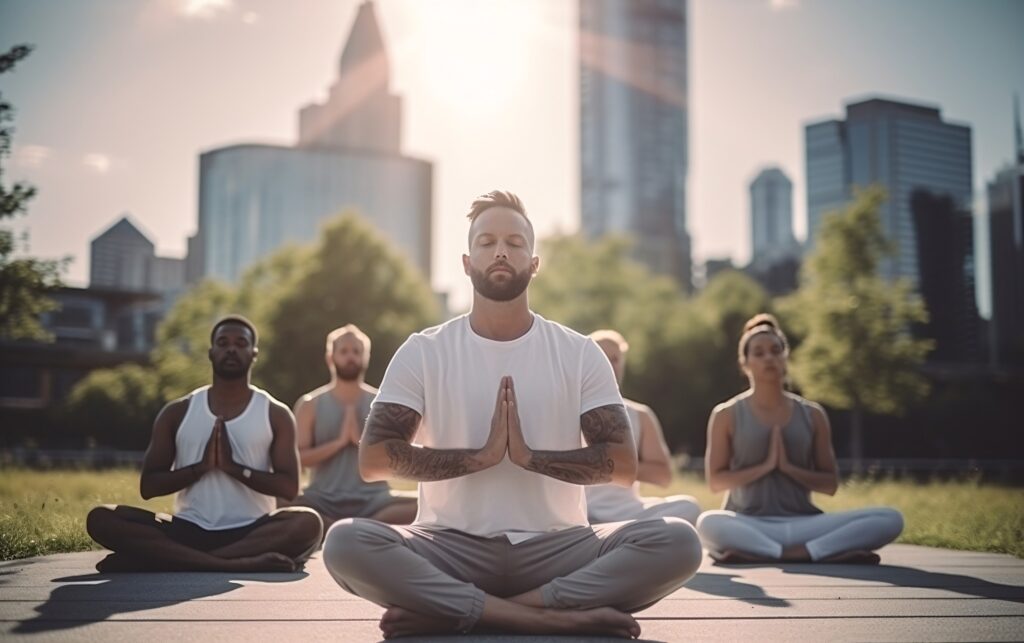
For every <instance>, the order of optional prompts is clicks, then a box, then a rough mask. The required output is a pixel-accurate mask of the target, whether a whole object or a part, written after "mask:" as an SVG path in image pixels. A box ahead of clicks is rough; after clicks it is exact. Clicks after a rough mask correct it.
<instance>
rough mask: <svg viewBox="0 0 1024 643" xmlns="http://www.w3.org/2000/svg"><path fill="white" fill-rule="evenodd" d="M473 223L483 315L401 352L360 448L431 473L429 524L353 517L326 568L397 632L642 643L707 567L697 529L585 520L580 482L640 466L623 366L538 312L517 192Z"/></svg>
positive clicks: (474, 269) (423, 496)
mask: <svg viewBox="0 0 1024 643" xmlns="http://www.w3.org/2000/svg"><path fill="white" fill-rule="evenodd" d="M468 218H469V219H470V220H471V224H470V229H469V239H468V241H469V254H467V255H463V257H462V262H463V268H464V270H465V272H466V274H467V275H468V276H469V277H470V279H471V280H472V282H473V290H474V294H473V308H472V311H471V312H470V313H469V314H468V315H463V316H461V317H457V318H455V319H453V320H451V321H449V322H447V323H445V324H443V325H441V326H438V327H436V328H430V329H427V330H425V331H423V332H421V333H415V334H413V335H412V336H410V337H409V339H408V340H407V341H406V343H405V344H404V345H403V346H402V347H401V348H399V350H398V352H397V353H396V354H395V356H394V358H393V359H392V360H391V363H390V364H389V365H388V370H387V373H386V374H385V376H384V381H383V382H382V383H381V387H380V393H379V394H378V396H377V399H376V400H375V401H374V404H373V408H372V410H371V412H370V417H369V419H368V420H367V422H366V429H365V431H364V433H363V440H362V442H361V443H360V447H359V467H360V472H361V473H362V475H363V477H364V478H365V479H366V480H387V479H390V478H396V477H400V478H405V479H407V480H415V481H417V482H418V483H419V512H418V514H417V517H416V521H415V522H414V523H413V524H412V525H410V526H393V525H385V524H383V523H380V522H377V521H374V520H367V519H363V518H348V519H345V520H341V521H339V522H337V523H335V525H334V526H333V527H332V528H331V530H330V531H329V532H328V535H327V538H326V540H325V542H324V553H323V556H324V563H325V565H326V566H327V569H328V571H329V572H330V573H331V575H332V576H333V577H334V579H335V581H337V582H338V584H339V585H341V586H342V587H343V588H344V589H346V590H347V591H349V592H351V593H353V594H356V595H357V596H361V597H363V598H365V599H367V600H370V601H373V602H375V603H377V604H378V605H381V606H384V607H386V608H387V610H386V611H385V613H384V615H383V617H382V618H381V622H380V626H381V630H382V632H383V634H384V637H385V638H393V637H399V636H409V635H417V634H426V633H431V632H438V633H440V632H471V631H474V630H494V629H499V630H504V631H513V632H520V633H527V634H598V635H603V636H621V637H637V636H639V635H640V626H639V625H638V624H637V622H636V620H635V619H634V618H633V617H632V616H630V612H635V611H638V610H641V609H644V608H646V607H648V606H650V605H652V604H654V603H655V602H657V601H658V600H660V599H661V598H663V597H664V596H666V595H668V594H669V593H671V592H673V591H675V590H676V589H678V588H679V587H680V586H682V584H683V583H684V582H686V580H687V579H688V578H690V577H691V576H692V575H693V574H694V573H695V572H696V570H697V568H698V567H699V566H700V562H701V557H702V552H701V547H700V540H699V539H698V537H697V532H696V531H695V530H694V528H693V527H692V526H691V525H689V524H688V523H686V522H685V521H683V520H680V519H678V518H658V519H653V520H644V521H630V522H623V523H612V524H607V525H598V526H593V527H592V526H590V525H589V524H588V523H587V515H586V499H585V497H584V493H583V489H584V485H589V484H600V483H608V482H614V483H616V484H620V485H624V486H628V485H630V484H632V483H633V481H634V479H635V477H636V466H637V464H636V462H637V461H636V447H635V445H634V443H633V438H632V435H631V434H630V428H629V421H628V420H627V418H626V414H625V409H624V408H623V405H622V398H621V396H620V395H619V391H618V386H617V385H616V382H615V377H614V375H613V374H612V370H611V367H610V366H609V364H608V360H607V359H605V358H604V356H603V355H602V354H601V351H600V349H599V348H598V347H597V345H596V344H595V343H594V342H593V341H591V340H590V339H589V338H587V337H585V336H583V335H580V334H579V333H576V332H574V331H572V330H570V329H568V328H566V327H564V326H562V325H560V324H556V323H554V322H550V321H547V320H545V319H543V318H542V317H541V316H540V315H537V314H535V313H533V312H532V311H531V310H530V307H529V301H528V299H527V292H526V290H527V286H528V285H529V283H530V280H531V279H532V277H533V275H534V274H535V273H536V271H537V268H538V265H539V261H540V260H539V259H538V258H537V257H536V256H535V255H534V254H533V247H534V234H533V227H532V225H531V224H530V221H529V219H528V218H527V217H526V212H525V209H524V208H523V205H522V202H521V201H520V200H519V198H518V197H517V196H515V195H514V194H511V193H508V192H500V191H494V192H491V193H489V194H486V195H484V196H482V197H479V198H478V199H477V200H476V201H475V202H474V203H473V206H472V208H471V210H470V213H469V216H468ZM414 440H415V443H414ZM584 440H586V442H585V443H584Z"/></svg>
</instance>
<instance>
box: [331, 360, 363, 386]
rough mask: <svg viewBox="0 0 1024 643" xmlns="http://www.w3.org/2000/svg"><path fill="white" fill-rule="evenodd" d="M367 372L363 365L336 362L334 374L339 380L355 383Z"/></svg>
mask: <svg viewBox="0 0 1024 643" xmlns="http://www.w3.org/2000/svg"><path fill="white" fill-rule="evenodd" d="M365 371H366V369H364V368H363V365H362V364H359V363H356V364H353V363H351V362H349V363H346V364H339V363H337V362H334V374H335V375H336V376H337V377H338V379H339V380H344V381H346V382H354V381H355V380H357V379H359V376H360V375H362V374H363V373H364V372H365Z"/></svg>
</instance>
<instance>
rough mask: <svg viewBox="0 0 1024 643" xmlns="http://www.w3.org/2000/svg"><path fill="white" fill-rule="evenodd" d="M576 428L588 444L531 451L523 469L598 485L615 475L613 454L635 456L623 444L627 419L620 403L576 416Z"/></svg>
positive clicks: (566, 479) (574, 481)
mask: <svg viewBox="0 0 1024 643" xmlns="http://www.w3.org/2000/svg"><path fill="white" fill-rule="evenodd" d="M580 429H581V430H582V431H583V437H584V438H586V440H587V444H588V445H589V446H587V447H585V448H583V449H575V450H572V451H534V452H533V453H532V454H531V455H530V461H529V463H528V464H527V466H526V468H527V469H529V470H530V471H536V472H537V473H543V474H544V475H548V476H551V477H552V478H557V479H558V480H563V481H565V482H572V483H574V484H601V483H605V482H611V481H612V479H613V477H614V476H615V472H616V455H618V456H619V457H627V456H628V458H629V459H635V457H636V456H635V454H631V453H630V449H629V447H628V445H627V440H629V437H630V436H629V419H628V418H627V417H626V410H625V408H623V407H622V405H620V404H609V405H607V406H601V407H598V408H596V409H593V410H590V411H587V412H586V413H584V414H583V415H582V416H580Z"/></svg>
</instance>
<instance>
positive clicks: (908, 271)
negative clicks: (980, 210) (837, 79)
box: [804, 98, 972, 284]
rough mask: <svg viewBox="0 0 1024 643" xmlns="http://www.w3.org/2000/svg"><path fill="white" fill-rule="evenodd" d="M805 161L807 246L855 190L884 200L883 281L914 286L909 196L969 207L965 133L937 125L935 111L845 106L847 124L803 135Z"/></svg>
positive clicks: (890, 104)
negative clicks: (883, 195) (889, 250)
mask: <svg viewBox="0 0 1024 643" xmlns="http://www.w3.org/2000/svg"><path fill="white" fill-rule="evenodd" d="M804 134H805V145H806V147H805V149H806V161H807V241H808V246H813V243H814V236H815V232H816V231H817V229H818V226H819V224H820V223H821V218H822V216H823V215H824V214H825V213H826V212H828V211H830V210H834V209H836V208H840V207H842V206H844V205H845V204H846V203H847V202H848V201H849V200H850V199H851V198H852V196H853V190H854V188H855V187H857V186H862V187H866V186H868V185H880V186H882V187H883V188H885V190H886V192H887V193H888V196H889V198H888V200H887V201H886V203H885V204H884V205H883V206H882V211H881V213H880V214H881V219H882V228H883V231H884V232H885V234H886V235H887V236H888V238H889V239H890V240H891V241H892V242H893V243H895V244H896V247H897V255H896V257H895V258H893V259H891V260H886V261H885V262H883V265H882V274H883V275H884V276H886V277H888V278H894V277H908V278H910V280H911V281H912V282H913V283H914V284H917V280H918V272H919V270H918V261H917V240H916V235H915V232H914V217H913V213H912V210H911V196H912V195H913V193H914V192H915V191H921V190H925V191H928V192H930V193H932V194H934V195H936V196H938V195H949V196H950V197H951V198H952V199H953V204H954V205H955V207H956V208H957V209H958V210H960V211H962V212H969V211H970V208H971V196H972V192H971V189H972V188H971V186H972V169H971V128H970V127H968V126H966V125H958V124H953V123H948V122H945V121H943V120H942V117H941V115H940V112H939V110H938V108H935V107H926V106H921V105H914V104H910V103H903V102H896V101H892V100H885V99H880V98H872V99H868V100H864V101H860V102H856V103H849V104H847V105H846V120H845V121H841V120H827V121H821V122H816V123H812V124H809V125H807V126H806V127H805V129H804Z"/></svg>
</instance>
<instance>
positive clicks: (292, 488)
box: [280, 480, 299, 501]
mask: <svg viewBox="0 0 1024 643" xmlns="http://www.w3.org/2000/svg"><path fill="white" fill-rule="evenodd" d="M283 491H284V493H282V494H281V496H280V497H281V498H284V499H285V500H288V501H292V500H295V499H296V498H298V497H299V481H298V480H294V481H289V482H288V486H287V487H285V489H284V490H283Z"/></svg>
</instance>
